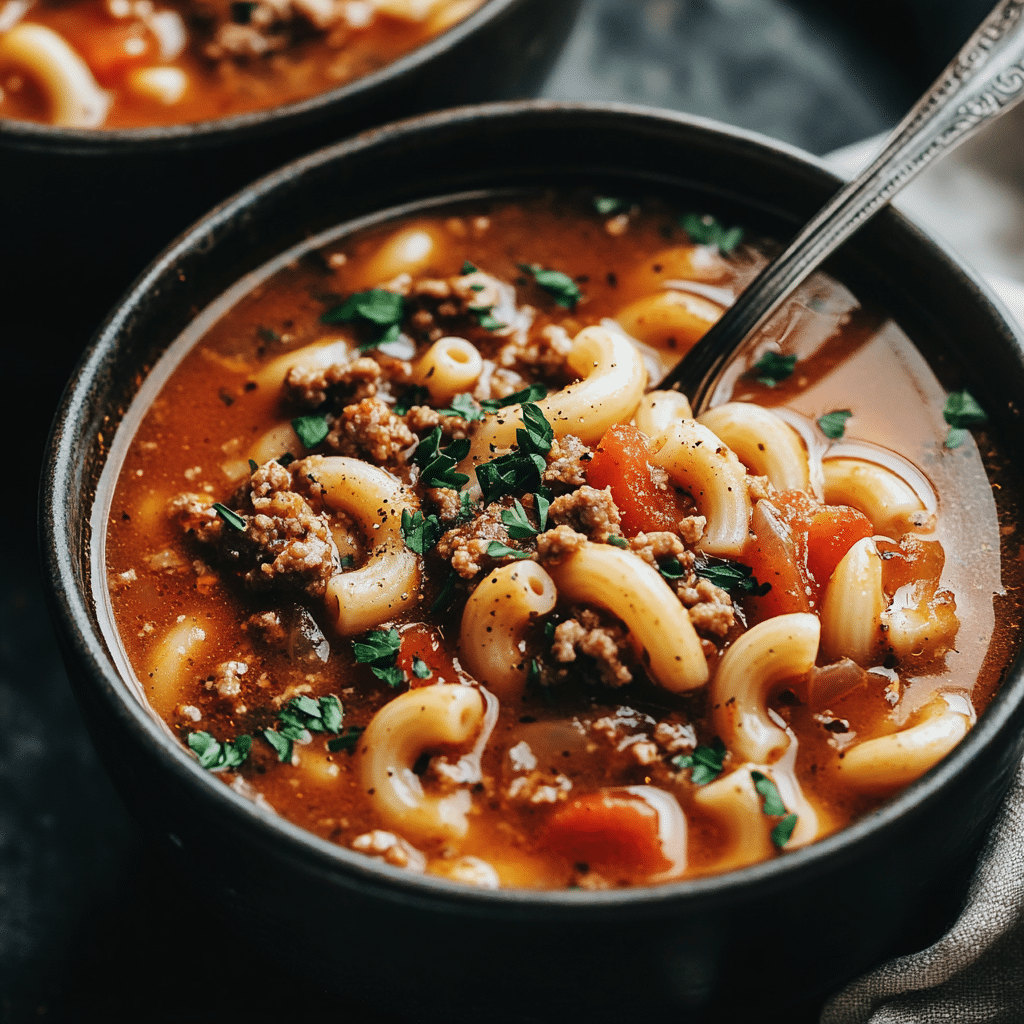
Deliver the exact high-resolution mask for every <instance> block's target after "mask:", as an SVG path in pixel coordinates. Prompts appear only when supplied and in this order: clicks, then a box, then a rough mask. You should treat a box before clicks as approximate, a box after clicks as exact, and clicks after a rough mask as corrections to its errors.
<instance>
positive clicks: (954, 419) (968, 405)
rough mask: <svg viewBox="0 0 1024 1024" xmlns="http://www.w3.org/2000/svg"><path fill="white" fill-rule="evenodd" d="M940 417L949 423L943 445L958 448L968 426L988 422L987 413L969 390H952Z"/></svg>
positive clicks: (978, 425)
mask: <svg viewBox="0 0 1024 1024" xmlns="http://www.w3.org/2000/svg"><path fill="white" fill-rule="evenodd" d="M942 418H943V419H944V420H945V421H946V422H947V423H948V424H949V432H948V433H947V434H946V440H945V447H946V448H959V447H960V445H962V444H963V443H964V441H966V440H967V430H968V428H969V427H980V426H981V425H982V424H984V423H987V422H988V415H987V414H986V412H985V410H984V409H982V407H981V406H980V405H979V404H978V402H977V400H976V399H975V398H974V396H973V395H971V393H970V392H969V391H953V392H951V393H950V395H949V397H948V398H947V399H946V404H945V406H944V407H943V409H942Z"/></svg>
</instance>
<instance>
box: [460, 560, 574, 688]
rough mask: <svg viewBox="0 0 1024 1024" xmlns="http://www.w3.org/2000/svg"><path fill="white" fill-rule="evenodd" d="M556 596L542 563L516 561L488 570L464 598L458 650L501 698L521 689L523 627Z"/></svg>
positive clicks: (474, 673) (524, 666) (524, 672)
mask: <svg viewBox="0 0 1024 1024" xmlns="http://www.w3.org/2000/svg"><path fill="white" fill-rule="evenodd" d="M556 598H557V594H556V592H555V584H554V581H553V580H552V579H551V577H550V576H549V575H548V573H547V572H545V570H544V569H542V568H541V567H540V566H539V565H538V564H537V563H536V562H530V561H518V562H512V563H510V564H509V565H503V566H501V568H499V569H495V570H494V572H491V573H488V574H487V576H486V578H485V579H484V580H483V582H482V583H480V584H479V585H478V586H477V588H476V590H474V591H473V593H472V594H471V595H470V597H469V600H468V601H467V602H466V610H465V611H464V612H463V613H462V631H461V637H460V640H459V652H460V654H461V655H462V660H463V662H464V664H465V667H466V670H467V671H468V672H469V673H470V674H471V675H472V676H474V677H475V678H476V679H477V680H479V681H480V682H481V683H484V684H485V685H486V686H487V687H488V689H490V690H491V691H493V692H494V693H496V694H497V695H498V696H499V697H500V698H501V699H502V700H507V699H512V698H514V697H518V696H520V695H521V694H522V690H523V686H524V685H525V683H526V676H527V669H528V666H527V662H526V654H525V639H524V636H525V632H526V627H527V626H528V625H529V624H530V622H531V620H533V619H535V618H536V617H537V616H539V615H546V614H547V613H548V612H550V611H551V610H552V609H553V608H554V607H555V600H556Z"/></svg>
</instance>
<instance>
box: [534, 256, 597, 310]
mask: <svg viewBox="0 0 1024 1024" xmlns="http://www.w3.org/2000/svg"><path fill="white" fill-rule="evenodd" d="M519 269H520V270H523V271H525V272H526V273H528V274H532V275H533V279H534V281H536V282H537V284H538V285H540V287H541V288H543V289H544V291H546V292H547V293H548V295H550V296H551V297H552V298H553V299H554V300H555V302H557V303H558V305H559V306H562V307H564V308H565V309H569V310H572V309H575V308H576V303H577V302H579V301H580V299H582V298H583V293H582V292H581V291H580V290H579V288H578V287H577V286H576V282H575V281H574V280H573V279H572V278H571V277H569V275H568V274H563V273H562V272H561V271H560V270H545V269H544V268H543V267H541V266H540V265H539V264H537V263H520V264H519Z"/></svg>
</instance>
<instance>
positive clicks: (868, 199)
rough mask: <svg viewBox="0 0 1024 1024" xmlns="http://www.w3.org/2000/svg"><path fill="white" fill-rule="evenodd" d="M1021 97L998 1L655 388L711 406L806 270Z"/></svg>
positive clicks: (1005, 2) (1023, 45)
mask: <svg viewBox="0 0 1024 1024" xmlns="http://www.w3.org/2000/svg"><path fill="white" fill-rule="evenodd" d="M1021 99H1024V0H1001V2H1000V3H999V4H998V5H997V6H996V8H995V9H994V10H993V11H992V13H991V14H989V16H988V17H987V18H986V19H985V21H984V22H982V24H981V25H980V27H979V28H978V29H977V30H976V31H975V32H974V34H973V35H972V36H971V37H970V39H968V40H967V42H966V43H965V44H964V46H963V48H962V49H961V50H960V52H959V53H958V54H957V55H956V57H955V58H954V59H953V61H952V63H951V64H950V65H949V67H947V68H946V70H945V71H944V72H943V73H942V75H940V76H939V78H938V80H937V81H936V82H935V83H934V84H933V85H932V87H931V88H930V89H929V90H928V92H927V93H925V95H924V96H922V97H921V99H920V100H918V102H917V104H916V105H915V106H914V107H913V109H912V110H911V111H910V112H909V113H908V114H907V116H906V117H905V118H904V119H903V120H902V121H901V122H900V123H899V124H898V125H897V126H896V128H895V129H894V130H893V132H892V134H891V135H890V136H889V138H888V140H887V141H886V143H885V146H884V148H883V149H882V152H881V153H880V154H879V155H878V156H877V157H876V158H875V160H874V161H873V162H872V163H871V165H870V166H869V167H867V168H866V169H865V170H864V171H862V172H861V173H860V174H859V175H858V176H857V177H856V178H854V179H853V181H851V182H850V183H849V184H847V185H845V186H844V187H843V188H841V189H840V190H839V191H838V192H837V193H836V194H835V196H833V197H832V199H831V200H829V202H828V203H826V204H825V206H824V207H823V208H822V209H821V210H820V211H819V212H818V213H817V214H816V215H815V216H814V217H813V218H812V219H811V220H810V221H809V222H808V223H807V224H806V225H805V226H804V227H803V228H802V229H801V230H800V232H799V233H798V234H797V236H796V237H795V238H794V239H793V241H792V242H791V243H790V244H789V246H788V247H787V248H786V250H785V251H784V252H783V253H782V255H781V256H779V257H778V258H777V259H776V260H774V261H773V262H772V263H770V264H769V265H768V266H767V267H765V269H764V270H763V271H762V272H761V273H760V274H759V275H758V276H757V277H756V278H755V279H754V281H752V282H751V284H750V285H749V286H748V287H747V288H746V289H745V290H744V292H743V293H742V294H741V295H740V296H739V298H738V299H737V300H736V302H735V303H734V304H733V306H732V307H731V308H730V309H728V310H726V312H725V313H724V314H723V316H722V318H721V319H720V320H719V321H718V323H716V324H715V325H714V327H712V328H711V330H710V331H708V333H707V334H706V335H705V336H704V337H703V338H702V339H701V341H700V342H699V343H698V344H697V345H695V346H694V347H693V348H692V349H691V350H690V351H689V352H688V353H687V354H686V356H685V358H684V359H683V360H682V361H681V362H680V363H679V365H678V366H676V367H675V369H674V370H672V372H671V373H669V374H668V376H666V377H665V379H664V380H663V381H662V382H661V384H660V385H659V387H661V388H670V387H674V388H678V389H679V390H681V391H684V392H686V393H687V394H688V395H689V396H690V397H691V399H692V404H693V409H694V413H699V412H701V411H702V410H703V409H704V408H705V407H706V406H707V404H708V402H709V400H710V398H711V397H712V393H713V390H714V387H715V384H716V383H717V380H718V377H719V375H720V373H721V372H722V370H723V369H724V368H725V366H726V364H727V363H728V362H729V360H730V359H731V358H732V356H733V355H734V353H735V352H736V351H737V349H739V347H740V346H741V345H742V344H743V342H744V341H745V340H746V339H747V338H748V337H749V336H750V335H751V334H752V333H753V332H754V331H756V330H757V329H758V328H759V327H761V326H762V325H763V324H764V323H765V321H767V319H768V318H769V317H770V316H771V315H772V313H774V312H775V310H776V309H778V307H779V306H780V305H781V303H782V302H783V301H784V300H785V299H786V298H787V296H789V295H790V293H791V292H792V291H793V289H795V288H796V287H797V285H799V284H800V283H801V282H802V281H803V280H804V279H805V278H806V277H807V276H808V275H809V274H810V273H811V272H812V271H814V270H815V269H816V268H817V267H818V266H820V264H821V263H822V262H823V261H824V260H825V259H826V258H827V257H828V256H829V255H830V254H831V253H832V252H833V251H834V250H835V249H836V248H838V246H840V245H841V244H842V243H843V242H844V241H846V239H847V238H848V237H849V236H850V235H852V234H853V233H854V232H855V231H856V230H857V229H858V228H860V227H861V225H863V224H864V223H866V222H867V221H868V220H869V219H870V218H871V217H873V216H874V215H875V214H876V213H877V212H878V211H879V210H880V209H882V208H883V207H884V206H885V205H886V204H887V203H888V202H889V200H890V199H892V197H893V196H894V195H895V194H896V193H897V192H899V190H900V189H901V188H903V186H904V185H906V184H907V182H909V181H910V180H911V179H913V178H914V177H915V176H916V175H917V174H918V172H919V171H921V170H923V169H924V168H925V167H927V166H928V165H929V164H930V163H932V162H933V161H934V160H937V159H939V158H940V157H942V156H944V155H945V154H946V153H948V152H949V151H950V150H952V149H954V148H955V147H956V146H958V145H959V144H960V143H961V142H964V141H965V140H967V139H969V138H970V137H971V136H972V135H974V134H975V133H976V132H978V131H980V130H981V129H982V128H983V127H985V126H986V125H987V124H988V123H989V122H990V121H992V120H994V119H995V118H997V117H999V116H1000V115H1001V114H1003V113H1004V112H1005V111H1007V110H1009V109H1010V108H1011V107H1012V106H1014V105H1015V104H1016V103H1017V102H1019V101H1020V100H1021Z"/></svg>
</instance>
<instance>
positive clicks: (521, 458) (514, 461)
mask: <svg viewBox="0 0 1024 1024" xmlns="http://www.w3.org/2000/svg"><path fill="white" fill-rule="evenodd" d="M546 468H547V461H546V460H545V458H544V456H543V455H536V454H530V453H527V452H518V451H516V452H509V453H508V454H507V455H499V456H498V458H496V459H492V460H491V461H490V462H485V463H483V464H482V465H480V466H477V468H476V479H477V483H479V484H480V490H481V492H482V493H483V499H484V504H485V505H490V504H491V502H493V501H497V500H498V498H500V497H501V496H502V495H505V494H514V493H515V492H516V491H520V492H522V491H536V490H537V488H538V487H540V484H541V474H542V473H543V472H544V470H545V469H546Z"/></svg>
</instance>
